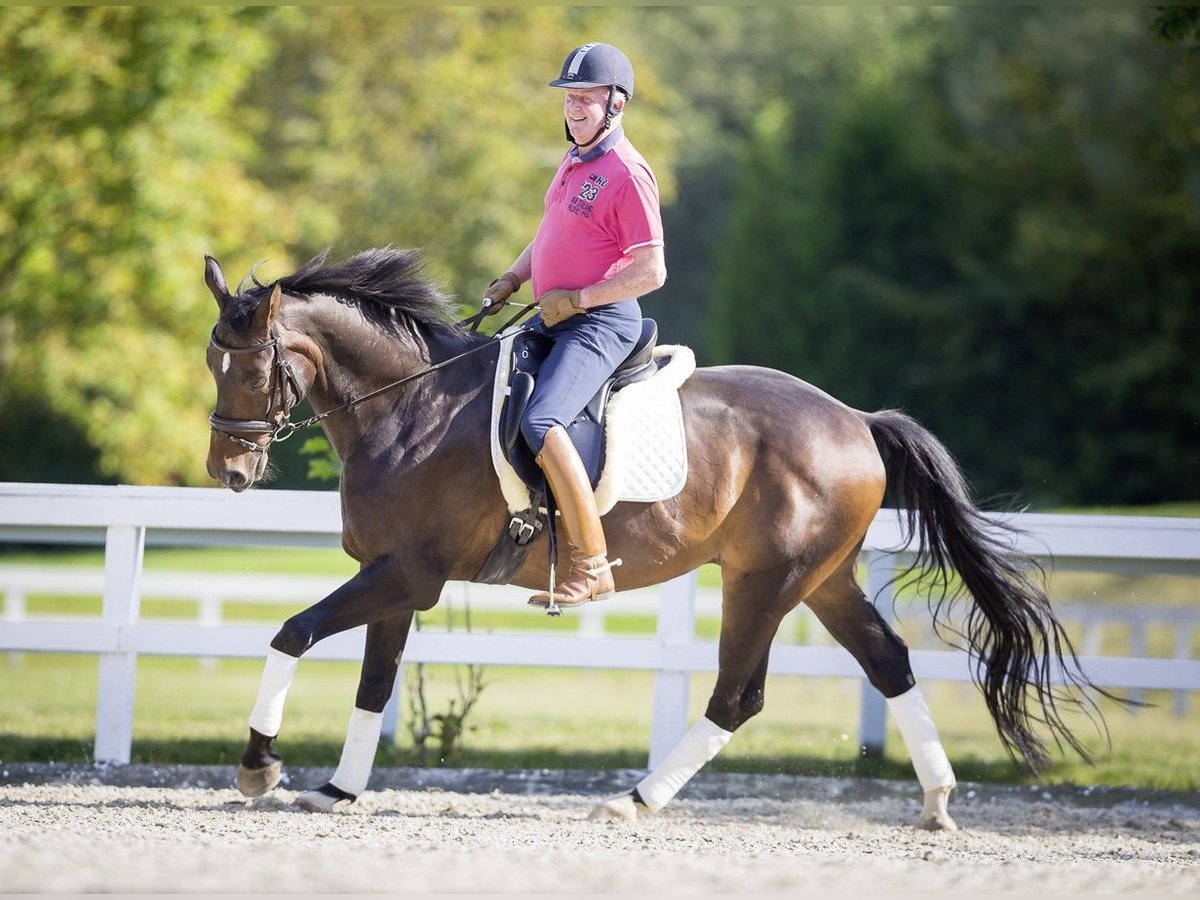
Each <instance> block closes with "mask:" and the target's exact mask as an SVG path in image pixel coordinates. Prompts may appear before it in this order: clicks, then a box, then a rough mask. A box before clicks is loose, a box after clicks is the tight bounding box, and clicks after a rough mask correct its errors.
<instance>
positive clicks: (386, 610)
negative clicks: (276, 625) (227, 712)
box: [237, 557, 437, 797]
mask: <svg viewBox="0 0 1200 900" xmlns="http://www.w3.org/2000/svg"><path fill="white" fill-rule="evenodd" d="M408 596H409V591H408V590H406V585H405V581H404V579H403V578H402V577H401V576H400V573H399V572H398V571H397V569H396V566H395V564H394V563H393V562H392V561H391V560H390V558H386V557H385V558H383V559H380V560H377V561H376V562H374V563H371V564H370V565H369V566H366V567H364V568H363V569H362V571H360V572H359V573H358V574H357V575H355V576H354V577H353V578H351V579H350V580H349V581H347V582H346V583H345V584H343V585H342V586H341V587H339V588H338V589H337V590H335V591H334V592H333V593H331V594H330V595H329V596H328V597H326V598H325V599H324V600H321V601H320V602H319V603H316V604H314V605H313V606H310V607H309V608H308V609H306V610H304V611H303V612H300V613H297V614H296V615H294V616H292V617H291V618H290V619H288V620H287V621H286V622H284V623H283V627H282V628H281V629H280V630H279V633H278V634H276V635H275V637H274V638H273V639H272V641H271V646H270V647H269V648H268V650H267V658H266V662H265V664H264V665H263V673H262V679H261V680H260V682H259V688H258V697H257V699H256V700H255V703H254V709H253V710H252V711H251V713H250V719H249V725H250V738H249V741H248V742H247V744H246V750H245V752H244V753H243V754H242V760H241V766H240V767H239V769H238V780H237V784H238V790H239V791H241V792H242V794H243V795H245V796H247V797H258V796H261V795H263V794H265V793H267V791H269V790H271V789H272V788H273V787H275V786H276V785H277V784H279V782H280V780H281V779H282V777H283V760H282V759H281V758H280V756H279V754H278V753H277V752H276V751H275V748H274V741H275V738H276V737H278V735H279V730H280V727H281V725H282V722H283V708H284V702H285V701H286V699H287V693H288V689H289V688H290V687H291V684H292V678H293V676H294V675H295V673H296V665H297V663H298V662H299V660H300V656H301V655H302V654H303V653H304V652H305V651H306V650H308V648H309V647H311V646H313V644H315V643H317V641H319V640H322V639H323V638H326V637H329V636H330V635H332V634H337V633H339V632H342V631H347V630H349V629H351V628H355V627H357V626H359V625H369V624H370V623H372V622H378V621H380V620H382V619H385V618H389V617H391V616H394V615H396V614H397V613H400V612H403V611H404V609H405V607H404V600H405V599H407V598H408ZM434 596H435V597H436V596H437V592H434Z"/></svg>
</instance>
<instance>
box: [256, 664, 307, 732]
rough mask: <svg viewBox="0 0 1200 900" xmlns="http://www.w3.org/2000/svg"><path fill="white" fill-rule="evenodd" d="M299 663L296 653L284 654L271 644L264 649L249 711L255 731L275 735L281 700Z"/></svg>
mask: <svg viewBox="0 0 1200 900" xmlns="http://www.w3.org/2000/svg"><path fill="white" fill-rule="evenodd" d="M299 662H300V657H298V656H288V655H287V654H286V653H280V652H279V651H278V650H276V649H275V648H274V647H268V648H267V661H266V663H264V664H263V673H262V680H261V681H260V682H259V683H258V699H257V700H255V701H254V709H253V710H251V711H250V727H251V728H253V729H254V730H255V731H257V732H258V733H259V734H265V735H267V736H268V737H274V736H275V735H277V734H279V726H280V725H281V724H282V723H283V701H284V700H286V699H287V692H288V688H290V687H291V686H292V676H293V675H295V674H296V664H297V663H299Z"/></svg>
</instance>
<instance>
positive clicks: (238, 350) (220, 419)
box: [208, 303, 537, 453]
mask: <svg viewBox="0 0 1200 900" xmlns="http://www.w3.org/2000/svg"><path fill="white" fill-rule="evenodd" d="M536 308H537V306H536V304H533V303H530V304H528V305H525V306H522V307H521V309H520V311H519V312H518V313H517V314H516V315H515V316H513V317H511V318H510V319H509V320H508V321H507V322H505V323H504V324H503V325H502V326H501V327H500V328H499V329H498V330H497V332H496V334H495V335H493V337H492V338H491V339H490V340H488V341H485V342H484V343H482V344H480V345H478V346H476V347H472V348H471V349H470V350H466V351H464V352H462V353H458V354H456V355H454V356H451V357H449V358H447V359H444V360H442V361H441V362H439V363H434V364H433V365H431V366H429V367H428V368H425V369H422V370H421V371H419V372H414V373H412V374H411V375H406V376H404V377H403V378H398V379H396V380H395V381H393V382H391V383H390V384H385V385H384V386H383V387H381V388H377V389H376V390H373V391H371V392H370V393H367V394H363V395H362V396H360V397H354V398H352V399H350V400H347V401H346V402H345V403H343V404H341V405H340V406H335V407H333V408H332V409H327V410H325V412H323V413H319V414H317V415H315V416H309V417H308V418H307V419H302V420H301V421H299V422H293V421H291V414H292V409H293V408H294V407H295V406H296V405H297V404H298V403H300V401H301V400H303V399H304V397H303V394H302V392H301V390H300V382H299V379H297V378H296V373H295V372H294V371H293V370H292V366H291V363H289V362H288V359H287V356H286V355H285V354H284V351H283V343H282V341H281V339H280V335H279V326H278V325H272V326H271V339H270V340H269V341H264V342H263V343H261V344H252V345H250V346H249V347H230V346H228V345H226V344H223V343H222V342H221V341H219V340H218V339H217V326H216V325H214V326H213V330H212V334H211V335H209V338H208V343H209V346H211V347H212V348H213V349H214V350H216V351H217V352H219V353H229V354H231V355H240V354H249V353H266V352H267V351H270V352H271V354H272V363H271V371H272V379H271V391H270V394H269V395H268V396H267V410H266V413H265V415H264V418H262V419H231V418H229V417H227V416H222V415H220V414H219V413H218V412H217V411H216V410H213V412H212V413H211V414H210V415H209V417H208V424H209V428H210V429H211V430H212V432H213V433H214V434H219V435H221V436H222V437H224V438H227V439H228V440H231V441H233V442H234V443H235V444H239V445H241V446H242V447H245V448H246V449H247V450H250V451H252V452H254V453H266V452H267V451H268V450H269V449H270V448H271V445H272V444H276V443H279V442H281V441H286V440H287V439H288V438H290V437H291V436H292V435H294V434H295V433H296V432H297V431H299V430H300V429H302V428H308V427H309V426H311V425H316V424H317V423H318V422H320V421H321V420H322V419H325V418H327V417H329V416H331V415H333V414H334V413H335V412H341V411H342V410H344V409H353V408H354V407H356V406H358V404H360V403H364V402H366V401H367V400H371V399H374V398H375V397H378V396H379V395H380V394H385V393H387V392H388V391H390V390H393V389H394V388H398V387H400V386H401V385H403V384H407V383H408V382H410V381H413V380H414V379H417V378H420V377H422V376H423V375H428V374H430V373H431V372H436V371H437V370H438V369H441V368H444V367H445V366H448V365H450V364H451V363H455V362H458V361H459V360H460V359H464V358H465V357H468V356H471V355H472V354H474V353H478V352H479V351H481V350H486V349H487V348H488V347H490V346H491V345H492V343H493V342H494V341H495V340H497V338H498V337H499V335H500V334H502V333H503V332H504V331H505V330H506V329H507V328H508V327H509V326H510V325H513V324H514V323H516V322H517V321H519V320H520V319H522V318H523V317H525V316H527V315H529V313H530V312H532V311H533V310H534V309H536ZM486 313H487V308H486V307H485V308H484V309H483V310H481V311H480V312H479V313H477V314H476V315H474V316H471V317H469V318H467V319H464V320H463V321H462V322H460V323H459V324H460V325H468V324H469V325H470V326H471V331H477V330H478V328H479V323H480V322H481V321H483V317H484V315H486ZM243 434H251V435H264V434H265V435H266V436H267V440H266V442H265V443H260V442H259V441H256V440H255V441H252V440H247V439H246V438H244V437H242V436H241V435H243Z"/></svg>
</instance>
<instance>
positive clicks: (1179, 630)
mask: <svg viewBox="0 0 1200 900" xmlns="http://www.w3.org/2000/svg"><path fill="white" fill-rule="evenodd" d="M1175 658H1176V659H1191V658H1192V626H1191V625H1190V624H1188V622H1187V621H1186V620H1184V619H1183V617H1180V618H1179V619H1177V620H1176V625H1175ZM1172 707H1173V709H1174V712H1175V718H1177V719H1182V718H1183V717H1184V716H1186V715H1187V711H1188V692H1187V691H1176V692H1175V701H1174V703H1173V704H1172Z"/></svg>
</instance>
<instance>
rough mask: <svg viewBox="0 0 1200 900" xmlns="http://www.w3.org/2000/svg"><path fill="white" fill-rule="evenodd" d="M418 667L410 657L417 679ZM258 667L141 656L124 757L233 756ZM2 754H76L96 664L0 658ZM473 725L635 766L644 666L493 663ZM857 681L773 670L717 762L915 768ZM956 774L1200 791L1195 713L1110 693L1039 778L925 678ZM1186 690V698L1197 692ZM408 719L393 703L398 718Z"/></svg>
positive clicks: (338, 677) (475, 757)
mask: <svg viewBox="0 0 1200 900" xmlns="http://www.w3.org/2000/svg"><path fill="white" fill-rule="evenodd" d="M413 668H414V667H412V666H409V667H407V670H408V675H407V677H408V678H410V679H411V678H413V677H414V673H413ZM425 669H426V673H427V688H426V693H427V697H428V700H429V702H430V705H431V707H432V708H433V709H435V710H438V709H444V708H445V706H446V703H447V701H448V700H449V699H450V698H451V697H453V696H455V679H454V670H453V667H449V666H427V667H425ZM260 671H261V663H260V662H258V661H247V660H219V661H213V662H205V661H202V660H193V659H171V658H154V657H144V658H142V659H141V660H140V661H139V664H138V685H137V699H136V704H135V711H134V741H133V761H134V762H144V763H154V764H160V765H166V764H173V763H192V764H219V765H235V764H236V762H237V759H238V757H239V755H240V753H241V750H242V746H243V741H244V738H245V731H246V726H245V720H246V715H247V713H248V711H249V708H250V706H251V705H252V703H253V699H254V694H255V691H256V689H257V684H258V675H259V672H260ZM0 673H3V682H4V684H5V690H4V691H3V692H0V760H3V761H14V760H34V761H50V760H53V761H57V762H86V761H89V760H90V758H91V748H92V742H93V740H94V734H95V699H96V698H95V690H96V660H95V658H94V657H89V656H83V655H58V654H32V653H30V654H8V655H7V656H6V657H0ZM357 677H358V667H357V666H356V665H354V664H350V663H336V662H318V661H309V662H306V663H302V664H301V666H300V669H299V671H298V674H297V677H296V681H295V683H294V685H293V687H292V691H291V693H290V695H289V698H288V709H287V715H286V717H285V724H284V729H283V732H282V735H281V737H280V740H279V742H278V744H279V748H280V750H281V751H282V752H283V754H284V756H285V759H286V760H287V762H288V763H289V764H290V765H301V766H333V765H336V763H337V759H338V754H339V752H340V749H341V741H342V738H343V737H344V729H345V725H346V720H347V717H348V716H349V712H350V708H351V707H352V706H353V702H354V692H355V687H356V683H357ZM485 677H486V680H487V685H486V687H485V688H484V691H483V695H482V697H481V699H480V701H479V705H478V706H477V707H476V709H475V710H474V711H473V712H472V714H471V715H470V717H469V719H468V724H469V726H470V730H469V731H468V733H467V735H466V741H465V746H464V748H463V750H462V752H461V753H460V754H458V755H456V756H455V757H454V758H453V759H451V760H449V761H448V764H449V765H450V766H452V767H460V766H467V767H485V768H551V769H558V768H572V769H573V768H582V769H594V768H641V767H644V766H645V764H646V752H647V748H648V746H649V739H650V718H651V698H652V676H651V674H650V673H644V672H611V671H578V670H569V669H533V668H518V667H489V668H487V669H485ZM711 683H712V678H711V676H707V675H697V676H694V678H693V684H692V692H691V696H692V700H691V708H690V715H691V718H695V717H697V716H699V715H701V714H702V712H703V708H704V705H705V702H706V699H707V695H708V692H709V690H710V689H711ZM859 690H860V688H859V683H858V682H857V681H855V680H852V679H834V678H796V677H782V676H778V677H775V678H772V679H770V680H769V681H768V693H767V706H766V709H765V710H764V712H763V713H762V714H761V715H760V716H758V717H756V718H755V719H753V720H752V721H751V722H749V723H748V724H747V725H745V726H744V727H743V728H742V729H741V730H739V732H738V734H737V736H736V737H735V739H734V740H733V742H732V743H731V744H730V745H729V747H728V748H727V749H726V750H725V751H724V752H723V753H722V754H721V756H720V757H718V758H717V760H716V761H714V763H713V764H712V770H713V771H742V772H764V773H783V774H796V775H866V776H872V777H883V778H897V779H910V778H911V777H912V771H911V768H910V766H909V763H908V761H907V758H906V757H905V754H904V751H903V746H902V743H901V740H900V738H899V735H898V734H897V733H896V732H895V731H894V729H893V730H892V731H890V732H889V736H888V741H887V744H888V752H887V754H886V755H885V757H884V758H883V759H881V760H875V759H868V758H865V757H863V756H861V755H860V754H859V752H858V750H857V747H856V745H855V742H856V735H857V729H858V708H859ZM925 692H926V694H927V696H928V698H929V702H930V706H931V709H932V710H933V713H934V716H935V719H936V720H937V721H938V724H939V728H940V730H941V733H942V738H943V740H944V742H945V744H946V748H947V751H948V752H949V754H950V756H951V759H952V760H953V761H954V764H955V768H956V771H957V773H958V776H959V778H960V780H963V781H991V782H1010V783H1017V782H1027V783H1033V782H1034V781H1035V780H1036V781H1037V782H1038V783H1042V784H1049V783H1069V784H1076V785H1112V786H1118V785H1124V786H1132V787H1139V788H1153V789H1162V790H1173V791H1194V790H1197V789H1198V788H1200V770H1198V768H1197V767H1196V766H1195V764H1194V760H1195V759H1196V758H1198V755H1200V727H1198V726H1200V717H1198V716H1197V713H1196V711H1195V710H1194V709H1193V710H1192V711H1190V712H1189V714H1188V715H1187V716H1185V717H1183V718H1175V717H1174V716H1172V714H1171V697H1170V696H1169V695H1166V694H1162V693H1155V692H1151V694H1150V696H1149V697H1148V699H1150V700H1151V701H1152V702H1155V703H1156V704H1157V706H1156V707H1154V708H1152V709H1145V710H1141V711H1139V712H1137V713H1136V714H1131V713H1128V712H1125V711H1123V710H1121V709H1119V708H1116V707H1114V706H1113V705H1111V704H1109V705H1106V708H1105V711H1106V715H1107V717H1108V722H1109V726H1110V728H1111V732H1112V743H1111V747H1110V746H1107V745H1106V744H1105V742H1104V740H1103V738H1102V737H1101V736H1100V735H1099V734H1096V733H1092V732H1089V731H1088V730H1087V728H1086V724H1085V723H1083V722H1082V720H1080V723H1079V724H1080V733H1081V734H1082V735H1084V736H1085V737H1086V739H1087V743H1088V745H1089V747H1091V748H1092V749H1093V751H1094V753H1095V755H1096V763H1097V764H1096V765H1095V766H1094V767H1093V766H1088V765H1086V764H1085V763H1084V762H1083V761H1082V760H1081V759H1079V758H1078V757H1076V756H1074V755H1073V754H1068V755H1066V756H1062V757H1059V758H1056V760H1055V762H1054V765H1053V768H1052V769H1051V770H1050V771H1049V772H1047V773H1045V774H1044V775H1042V776H1041V777H1040V778H1039V779H1032V778H1030V777H1027V776H1023V775H1022V774H1021V773H1020V772H1019V771H1018V770H1017V769H1016V767H1015V766H1013V764H1012V763H1011V762H1010V761H1009V760H1008V759H1007V757H1006V756H1005V755H1004V753H1003V751H1002V750H1001V748H1000V744H999V741H998V739H997V738H996V736H995V733H994V731H993V729H992V727H991V723H990V720H989V719H988V717H987V714H986V710H985V709H984V708H983V703H982V700H981V699H980V697H979V694H978V692H977V691H975V690H974V688H971V687H970V686H967V685H958V684H948V683H937V682H934V683H929V684H927V685H926V686H925ZM1193 700H1195V698H1193ZM407 718H408V716H407V711H406V709H402V716H401V720H402V725H401V727H402V729H403V723H404V721H406V720H407ZM416 762H417V758H416V753H415V749H414V747H413V744H412V741H411V739H409V738H408V737H407V735H406V734H402V736H401V740H400V741H399V742H398V746H396V747H390V746H389V747H386V748H383V749H382V750H381V752H380V755H379V757H378V761H377V764H378V765H381V766H389V765H391V766H402V765H414V764H416Z"/></svg>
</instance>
